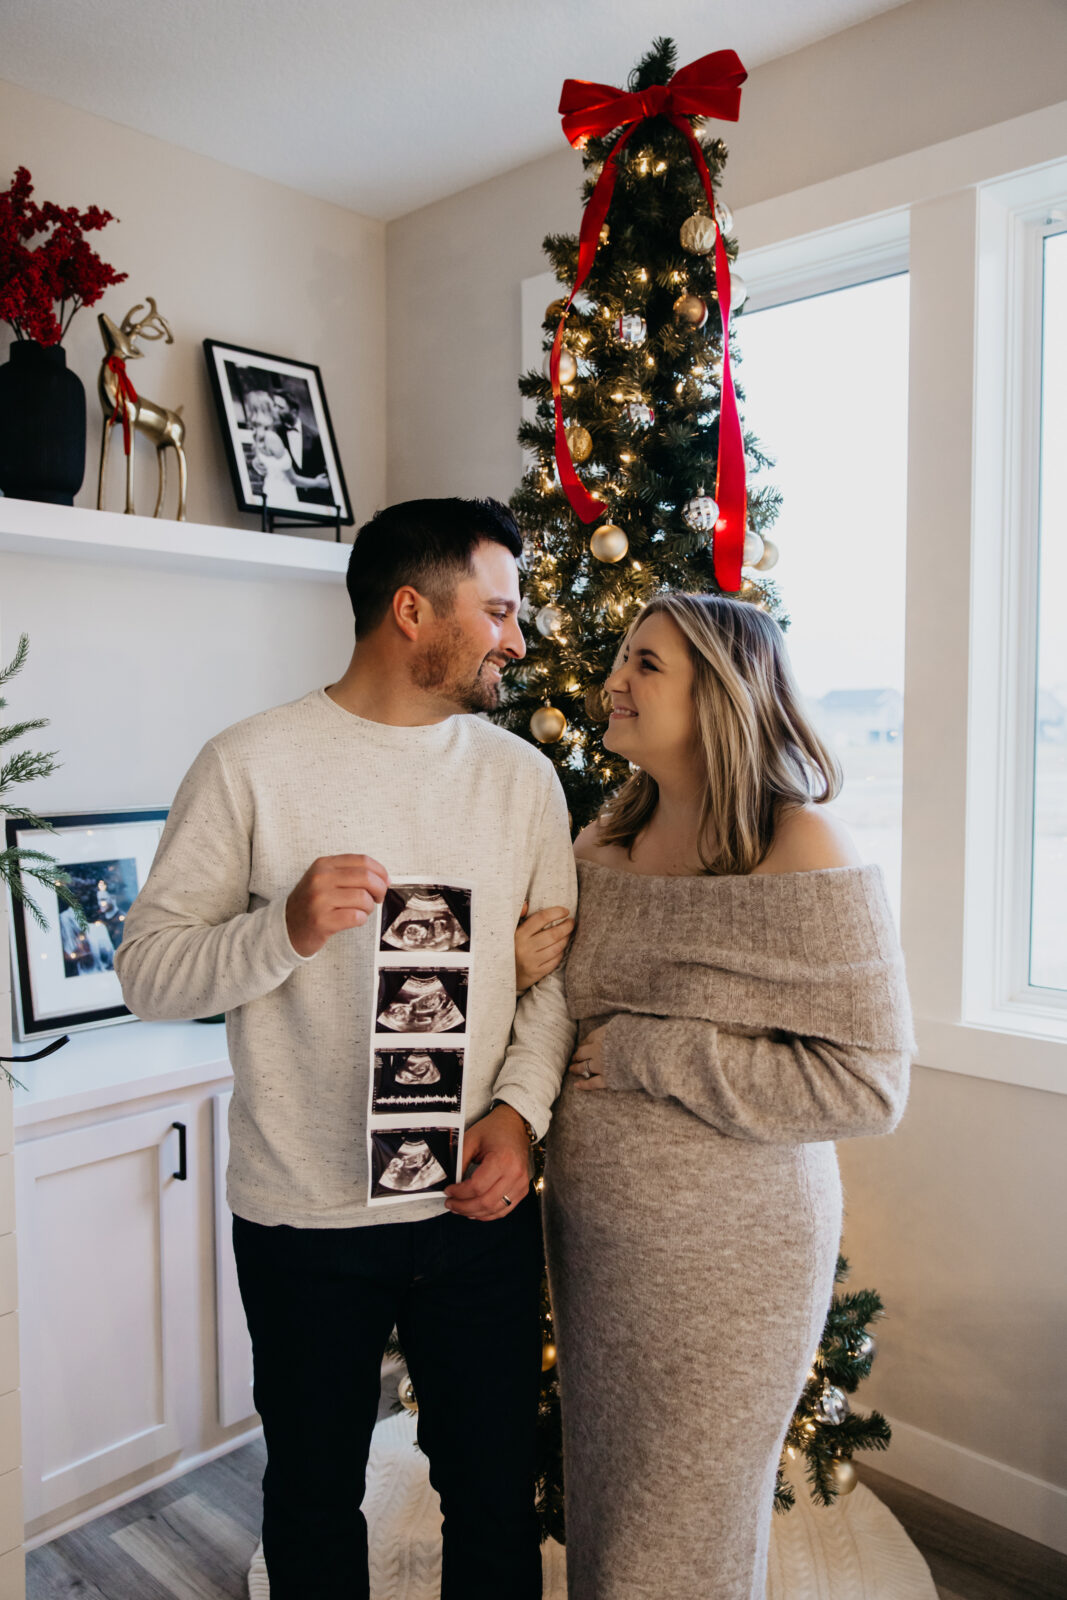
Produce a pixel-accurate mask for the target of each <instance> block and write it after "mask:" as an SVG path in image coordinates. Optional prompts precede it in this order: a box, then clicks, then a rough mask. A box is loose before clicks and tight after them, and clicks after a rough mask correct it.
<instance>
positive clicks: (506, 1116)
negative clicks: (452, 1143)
mask: <svg viewBox="0 0 1067 1600" xmlns="http://www.w3.org/2000/svg"><path fill="white" fill-rule="evenodd" d="M463 1159H464V1161H465V1162H466V1163H467V1165H468V1166H469V1165H470V1164H471V1163H472V1162H473V1163H474V1164H475V1168H476V1170H475V1171H474V1172H473V1173H472V1174H471V1176H470V1177H469V1178H467V1179H465V1181H464V1182H463V1183H452V1184H449V1186H448V1188H447V1189H446V1190H445V1205H446V1206H447V1207H448V1209H449V1211H454V1212H455V1213H456V1215H457V1216H458V1217H473V1218H474V1220H475V1221H476V1222H498V1221H499V1220H500V1218H501V1217H506V1216H507V1214H508V1212H509V1211H514V1209H515V1207H516V1206H517V1205H518V1204H519V1201H520V1200H521V1199H522V1197H523V1195H525V1194H526V1193H527V1191H528V1190H529V1187H530V1141H529V1139H527V1137H526V1129H525V1128H524V1127H523V1122H522V1118H521V1117H520V1116H519V1113H518V1112H517V1111H515V1110H513V1109H512V1107H511V1106H503V1105H501V1106H497V1107H496V1109H495V1110H494V1111H490V1113H489V1115H488V1116H487V1117H483V1118H482V1119H481V1121H480V1122H475V1123H473V1124H472V1126H471V1127H469V1128H468V1129H467V1131H466V1133H465V1134H464V1136H463ZM505 1195H507V1200H505V1199H504V1196H505Z"/></svg>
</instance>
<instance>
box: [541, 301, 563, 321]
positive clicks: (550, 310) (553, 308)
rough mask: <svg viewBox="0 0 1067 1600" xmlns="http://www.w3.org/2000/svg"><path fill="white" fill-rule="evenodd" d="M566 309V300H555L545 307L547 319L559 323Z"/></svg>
mask: <svg viewBox="0 0 1067 1600" xmlns="http://www.w3.org/2000/svg"><path fill="white" fill-rule="evenodd" d="M566 309H567V302H566V300H553V301H552V302H551V304H550V305H547V306H546V307H545V321H546V322H556V323H558V322H559V319H560V317H562V315H563V313H564V312H565V311H566Z"/></svg>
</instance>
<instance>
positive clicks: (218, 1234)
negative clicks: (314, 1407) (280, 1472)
mask: <svg viewBox="0 0 1067 1600" xmlns="http://www.w3.org/2000/svg"><path fill="white" fill-rule="evenodd" d="M232 1098H233V1091H232V1090H231V1089H226V1090H225V1091H224V1092H223V1093H222V1094H217V1095H215V1097H214V1125H215V1308H216V1309H215V1319H216V1320H215V1337H216V1341H217V1348H218V1363H219V1421H220V1422H221V1423H222V1426H223V1427H224V1428H228V1427H230V1426H231V1424H232V1423H234V1422H243V1421H244V1420H245V1418H246V1417H253V1416H255V1412H256V1408H255V1404H254V1402H253V1400H252V1342H251V1340H250V1339H249V1337H248V1324H247V1323H246V1321H245V1312H244V1306H243V1305H242V1304H241V1291H240V1289H239V1288H238V1287H237V1266H236V1264H235V1262H234V1259H233V1232H232V1229H233V1213H232V1212H231V1210H230V1208H229V1206H228V1205H227V1204H226V1164H227V1162H228V1161H229V1159H230V1134H229V1124H228V1121H227V1119H228V1117H229V1112H230V1101H231V1099H232Z"/></svg>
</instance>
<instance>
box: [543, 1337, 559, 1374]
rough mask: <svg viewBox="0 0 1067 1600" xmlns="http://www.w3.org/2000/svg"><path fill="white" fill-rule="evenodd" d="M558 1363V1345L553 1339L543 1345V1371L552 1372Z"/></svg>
mask: <svg viewBox="0 0 1067 1600" xmlns="http://www.w3.org/2000/svg"><path fill="white" fill-rule="evenodd" d="M555 1365H556V1347H555V1345H554V1344H552V1343H551V1341H547V1342H546V1343H545V1344H543V1345H542V1346H541V1371H542V1372H551V1371H552V1368H553V1367H554V1366H555Z"/></svg>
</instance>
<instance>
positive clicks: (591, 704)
mask: <svg viewBox="0 0 1067 1600" xmlns="http://www.w3.org/2000/svg"><path fill="white" fill-rule="evenodd" d="M585 714H586V716H587V717H588V718H589V720H590V722H607V720H608V718H609V717H610V716H611V696H610V695H609V694H608V692H607V690H606V689H605V688H604V687H603V685H602V684H594V685H593V687H592V688H591V689H587V690H586V691H585Z"/></svg>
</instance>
